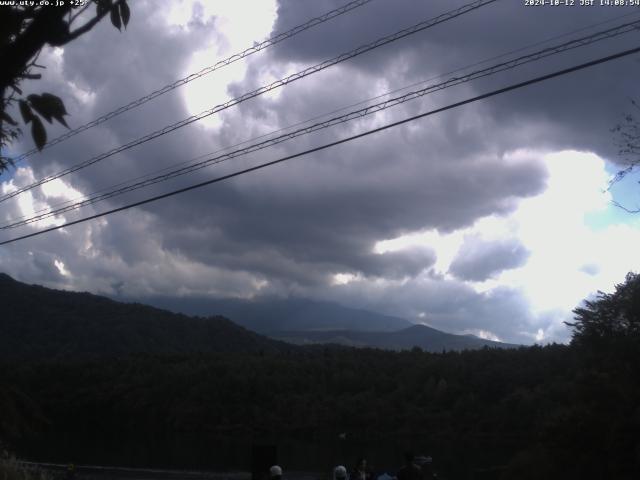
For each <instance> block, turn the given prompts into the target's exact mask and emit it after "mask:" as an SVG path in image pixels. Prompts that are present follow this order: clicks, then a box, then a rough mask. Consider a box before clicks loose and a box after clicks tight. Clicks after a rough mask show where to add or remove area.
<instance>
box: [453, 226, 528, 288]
mask: <svg viewBox="0 0 640 480" xmlns="http://www.w3.org/2000/svg"><path fill="white" fill-rule="evenodd" d="M528 256H529V252H528V251H527V249H526V248H525V247H524V246H523V245H522V244H521V243H520V241H519V240H518V239H504V240H494V241H488V240H483V239H482V238H479V237H478V236H477V235H473V236H467V237H466V238H465V239H464V243H463V244H462V247H461V248H460V252H459V253H458V256H456V258H455V259H454V260H453V262H452V263H451V266H450V267H449V272H450V273H452V274H453V275H455V276H456V277H458V278H460V279H462V280H473V281H476V282H481V281H483V280H486V279H488V278H490V277H492V276H494V275H495V274H497V273H500V272H501V271H503V270H509V269H511V268H517V267H520V266H522V265H524V263H525V262H526V260H527V257H528Z"/></svg>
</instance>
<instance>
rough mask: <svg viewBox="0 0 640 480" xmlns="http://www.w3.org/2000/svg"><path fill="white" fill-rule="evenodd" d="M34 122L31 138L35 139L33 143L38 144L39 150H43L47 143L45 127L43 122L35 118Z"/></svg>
mask: <svg viewBox="0 0 640 480" xmlns="http://www.w3.org/2000/svg"><path fill="white" fill-rule="evenodd" d="M32 120H33V125H32V126H31V136H32V137H33V141H34V142H36V147H38V150H42V148H43V147H44V145H45V143H47V132H46V130H45V129H44V125H42V120H40V119H39V118H38V117H35V116H34V117H33V119H32Z"/></svg>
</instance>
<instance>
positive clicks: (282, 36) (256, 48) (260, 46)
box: [13, 0, 373, 163]
mask: <svg viewBox="0 0 640 480" xmlns="http://www.w3.org/2000/svg"><path fill="white" fill-rule="evenodd" d="M371 1H373V0H354V1H352V2H349V3H347V4H346V5H343V6H342V7H340V8H336V9H334V10H331V11H329V12H327V13H325V14H323V15H320V16H319V17H315V18H312V19H310V20H308V21H306V22H305V23H303V24H300V25H297V26H295V27H293V28H292V29H290V30H287V31H286V32H282V33H279V34H277V35H274V36H273V37H269V38H268V39H266V40H264V41H262V42H259V43H255V44H254V45H253V46H251V47H249V48H247V49H246V50H243V51H242V52H239V53H235V54H233V55H231V56H230V57H227V58H225V59H224V60H220V61H218V62H216V63H214V64H213V65H209V66H208V67H205V68H203V69H202V70H200V71H198V72H195V73H192V74H190V75H187V76H186V77H184V78H181V79H179V80H176V81H175V82H173V83H170V84H169V85H165V86H164V87H162V88H159V89H158V90H155V91H153V92H151V93H149V94H147V95H145V96H144V97H140V98H138V99H137V100H133V101H132V102H130V103H128V104H126V105H123V106H121V107H119V108H117V109H115V110H113V111H111V112H109V113H106V114H104V115H102V116H101V117H98V118H96V119H95V120H92V121H91V122H88V123H85V124H84V125H81V126H79V127H76V128H74V129H73V130H70V131H68V132H65V133H64V134H63V135H60V136H59V137H57V138H54V139H53V140H50V141H49V142H47V143H46V144H45V146H44V148H49V147H52V146H53V145H57V144H58V143H61V142H64V141H65V140H67V139H69V138H71V137H73V136H75V135H77V134H79V133H82V132H84V131H85V130H89V129H90V128H93V127H95V126H97V125H100V124H101V123H104V122H106V121H107V120H111V119H112V118H115V117H117V116H118V115H120V114H122V113H124V112H127V111H129V110H132V109H134V108H137V107H139V106H141V105H144V104H145V103H147V102H149V101H151V100H153V99H154V98H156V97H159V96H160V95H164V94H165V93H168V92H170V91H172V90H175V89H176V88H178V87H181V86H183V85H186V84H187V83H189V82H192V81H194V80H197V79H198V78H201V77H204V76H205V75H209V74H210V73H212V72H215V71H216V70H219V69H221V68H223V67H226V66H227V65H230V64H232V63H235V62H237V61H238V60H242V59H243V58H247V57H248V56H250V55H253V54H254V53H258V52H260V51H261V50H264V49H266V48H268V47H271V46H273V45H276V44H277V43H280V42H282V41H284V40H287V39H289V38H291V37H294V36H296V35H298V34H299V33H301V32H304V31H305V30H308V29H310V28H313V27H316V26H318V25H321V24H322V23H324V22H327V21H329V20H332V19H334V18H336V17H339V16H340V15H343V14H345V13H347V12H350V11H352V10H355V9H356V8H358V7H361V6H363V5H365V4H367V3H369V2H371ZM38 152H39V150H38V149H37V148H32V149H31V150H29V151H28V152H25V153H23V154H21V155H18V156H17V157H16V158H14V159H13V162H14V163H17V162H19V161H22V160H24V159H25V158H27V157H30V156H31V155H33V154H35V153H38Z"/></svg>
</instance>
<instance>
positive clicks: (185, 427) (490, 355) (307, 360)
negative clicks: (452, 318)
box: [0, 275, 640, 480]
mask: <svg viewBox="0 0 640 480" xmlns="http://www.w3.org/2000/svg"><path fill="white" fill-rule="evenodd" d="M575 313H576V321H575V323H574V324H573V325H572V326H573V329H574V337H573V341H572V343H571V345H569V346H567V345H549V346H545V347H537V346H535V347H527V348H519V349H490V348H485V349H482V350H476V351H463V352H442V353H428V352H423V351H422V350H420V349H418V348H416V349H413V350H411V351H404V352H391V351H382V350H375V349H351V348H340V347H331V346H324V347H323V346H316V347H307V348H295V349H289V348H285V349H282V350H280V349H278V348H274V349H264V350H263V349H262V348H258V349H253V350H250V351H247V350H242V351H232V349H227V350H225V351H224V352H217V353H216V352H201V353H198V352H191V353H176V354H156V353H140V354H134V355H124V356H112V357H109V356H102V357H100V358H94V359H88V358H84V357H81V358H68V357H64V358H49V357H39V358H36V359H21V360H17V359H11V358H5V359H3V360H2V359H0V438H1V439H2V440H3V441H4V442H5V443H6V444H7V445H8V446H9V447H10V449H11V451H13V452H15V454H16V455H17V456H18V457H19V458H23V459H27V460H33V461H39V462H51V463H61V464H66V463H69V462H73V463H77V464H94V465H105V466H127V467H143V468H148V467H153V468H154V469H158V470H169V469H178V470H199V471H215V472H238V471H245V472H246V471H249V470H250V469H251V454H250V452H251V448H252V446H253V445H259V444H263V445H274V446H275V447H277V452H278V456H277V460H278V463H280V464H281V465H282V466H283V467H284V468H285V471H288V472H293V471H303V472H304V471H314V472H324V473H323V478H327V474H328V472H329V471H330V469H331V468H332V467H333V466H335V465H339V464H343V465H348V466H352V465H354V464H355V462H356V460H357V458H359V457H366V458H367V459H368V460H369V464H370V465H371V467H372V468H373V470H374V471H375V472H384V471H387V472H389V473H394V472H396V471H397V469H398V468H399V466H400V465H401V464H402V455H403V453H404V452H405V451H407V450H411V451H413V452H414V453H416V454H418V453H419V454H425V455H429V456H431V457H433V460H434V461H433V466H434V469H435V470H436V471H437V472H438V474H439V478H445V479H451V480H454V479H482V478H502V479H511V478H513V479H520V480H527V479H540V478H545V479H556V478H557V479H562V480H571V479H580V480H584V479H603V480H609V479H616V480H626V479H629V480H631V479H637V478H640V476H639V474H640V276H637V275H630V276H629V277H628V279H627V283H626V284H624V285H619V286H618V288H617V290H616V292H615V293H614V294H610V295H605V294H602V295H601V296H600V297H599V298H598V299H596V300H593V301H589V302H586V303H585V306H584V307H581V308H578V309H576V310H575ZM50 334H51V335H55V332H53V331H52V332H51V333H50ZM218 340H219V341H221V339H218ZM256 341H257V342H258V341H259V342H262V340H260V339H259V338H256Z"/></svg>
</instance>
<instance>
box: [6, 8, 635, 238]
mask: <svg viewBox="0 0 640 480" xmlns="http://www.w3.org/2000/svg"><path fill="white" fill-rule="evenodd" d="M639 28H640V20H637V21H635V22H629V23H625V24H622V25H618V26H615V27H612V28H609V29H607V30H603V31H600V32H596V33H593V34H591V35H587V36H584V37H581V38H577V39H574V40H570V41H568V42H565V43H562V44H559V45H555V46H551V47H547V48H544V49H542V50H539V51H536V52H533V53H530V54H528V55H521V56H520V57H517V58H514V59H512V60H509V61H505V62H502V63H498V64H496V65H492V66H490V67H486V68H484V69H481V70H477V71H474V72H471V73H468V74H466V75H463V76H459V77H453V78H450V79H448V80H446V81H444V82H441V83H438V84H434V85H430V86H427V87H425V88H422V89H419V90H415V91H411V92H408V93H405V94H403V95H399V96H396V97H393V98H389V99H387V100H385V101H383V102H379V103H376V104H373V105H369V106H367V107H365V108H361V109H358V110H354V111H351V112H349V113H346V114H344V115H340V116H336V117H333V118H329V119H327V120H324V121H321V122H317V123H315V124H312V125H308V126H306V127H303V128H299V129H297V130H294V131H291V132H288V133H285V134H282V135H279V136H277V137H272V138H269V139H267V140H264V141H262V142H258V143H254V144H252V145H248V146H246V147H243V148H239V149H236V150H233V151H230V152H227V153H224V154H220V155H217V156H214V157H212V158H207V159H205V160H202V161H199V162H197V163H192V164H190V165H186V166H182V167H180V168H174V169H173V170H170V171H166V170H169V169H168V168H167V169H164V170H165V173H163V174H158V175H156V176H154V177H151V178H144V179H143V180H140V181H135V180H132V181H131V182H134V183H131V182H130V183H129V184H126V182H124V183H121V184H119V185H117V186H114V187H112V188H111V189H103V190H101V191H100V192H96V193H95V194H91V195H89V196H88V197H87V198H85V199H83V200H81V201H78V202H76V203H71V202H65V206H61V207H59V208H54V209H49V208H46V209H43V210H41V211H42V212H43V213H39V212H35V213H39V214H38V215H33V216H31V217H23V218H22V219H19V220H17V221H14V222H12V223H7V224H5V225H2V226H0V230H6V229H9V228H17V227H20V226H23V225H28V224H31V223H34V222H38V221H40V220H44V219H46V218H51V217H54V216H56V215H61V214H63V213H66V212H70V211H73V210H77V209H79V208H82V207H85V206H88V205H92V204H95V203H98V202H100V201H103V200H107V199H110V198H113V197H116V196H119V195H123V194H125V193H128V192H132V191H134V190H139V189H141V188H144V187H148V186H151V185H155V184H157V183H160V182H164V181H167V180H170V179H172V178H175V177H178V176H182V175H186V174H188V173H192V172H195V171H197V170H200V169H203V168H206V167H209V166H211V165H214V164H218V163H222V162H224V161H227V160H230V159H232V158H236V157H239V156H243V155H247V154H249V153H253V152H256V151H258V150H263V149H265V148H268V147H271V146H274V145H277V144H280V143H283V142H286V141H288V140H291V139H293V138H296V137H299V136H302V135H307V134H310V133H312V132H316V131H318V130H322V129H326V128H329V127H332V126H335V125H338V124H341V123H346V122H348V121H351V120H354V119H358V118H362V117H365V116H368V115H371V114H374V113H377V112H380V111H383V110H386V109H388V108H391V107H394V106H397V105H400V104H403V103H405V102H408V101H411V100H415V99H417V98H420V97H422V96H424V95H427V94H430V93H433V92H436V91H440V90H444V89H446V88H450V87H453V86H456V85H460V84H462V83H466V82H469V81H472V80H476V79H479V78H483V77H487V76H490V75H494V74H496V73H499V72H503V71H506V70H511V69H513V68H516V67H519V66H521V65H525V64H527V63H531V62H534V61H538V60H541V59H543V58H547V57H549V56H552V55H557V54H559V53H562V52H565V51H568V50H573V49H576V48H579V47H583V46H586V45H591V44H593V43H596V42H600V41H603V40H606V39H609V38H614V37H617V36H619V35H622V34H625V33H629V32H632V31H637V30H638V29H639ZM105 190H106V191H105Z"/></svg>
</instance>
